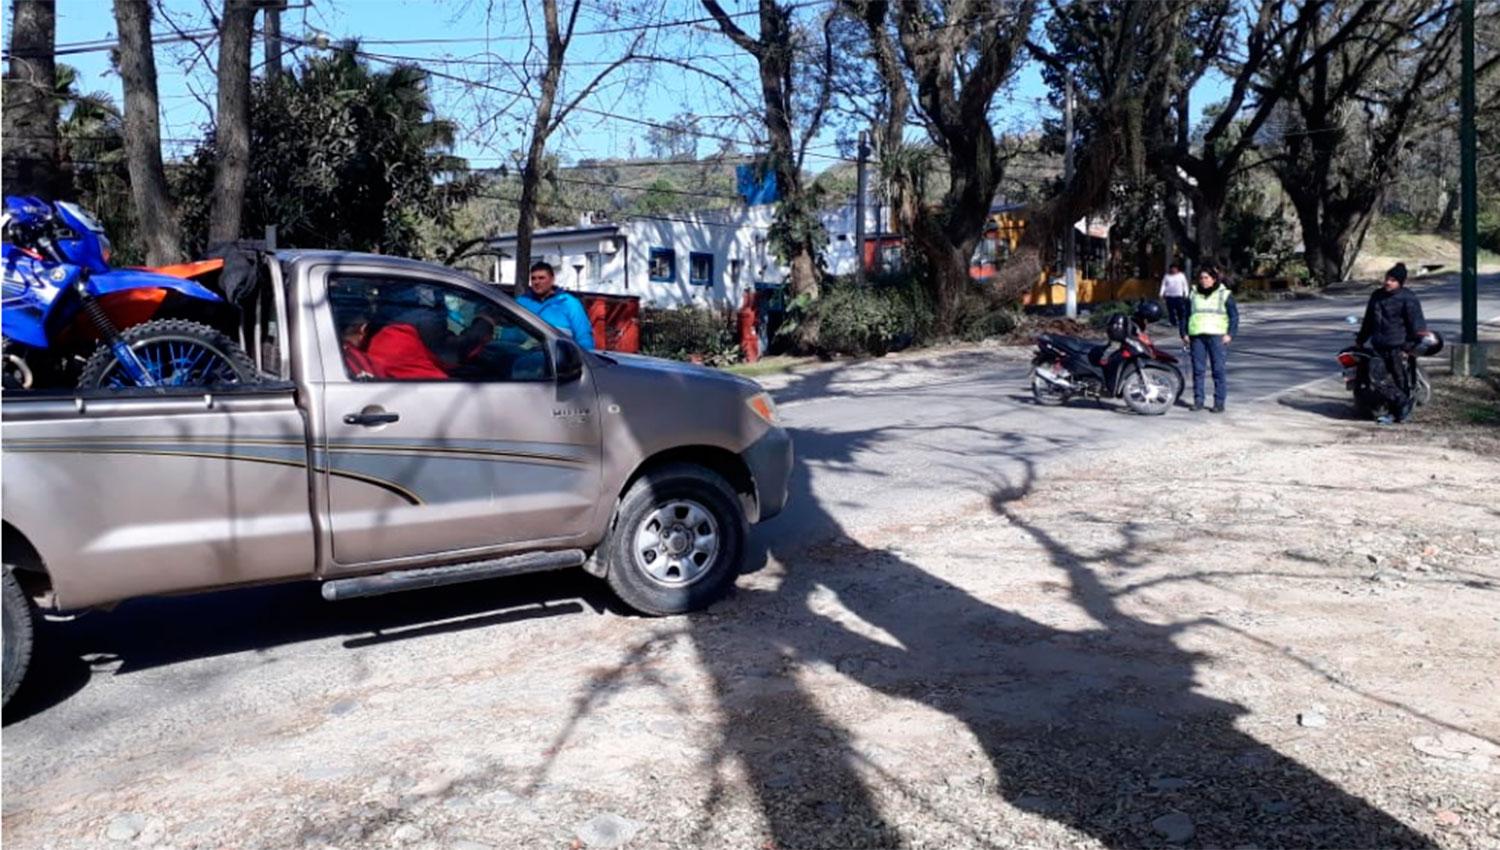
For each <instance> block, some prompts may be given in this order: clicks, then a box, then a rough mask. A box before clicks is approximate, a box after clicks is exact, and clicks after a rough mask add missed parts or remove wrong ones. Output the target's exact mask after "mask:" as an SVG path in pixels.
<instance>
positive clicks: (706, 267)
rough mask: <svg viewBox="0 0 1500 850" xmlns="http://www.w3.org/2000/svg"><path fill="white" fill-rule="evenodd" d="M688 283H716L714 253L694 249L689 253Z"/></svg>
mask: <svg viewBox="0 0 1500 850" xmlns="http://www.w3.org/2000/svg"><path fill="white" fill-rule="evenodd" d="M688 283H691V284H693V285H694V286H713V285H714V255H713V254H704V253H700V252H698V251H694V252H692V253H690V254H688Z"/></svg>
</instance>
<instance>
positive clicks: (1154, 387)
mask: <svg viewBox="0 0 1500 850" xmlns="http://www.w3.org/2000/svg"><path fill="white" fill-rule="evenodd" d="M1175 383H1176V382H1175V381H1172V380H1170V379H1169V378H1168V377H1167V376H1166V375H1164V374H1162V373H1161V372H1159V371H1158V370H1156V369H1146V370H1145V371H1144V373H1143V374H1140V375H1135V376H1133V379H1132V380H1131V381H1130V383H1129V384H1128V385H1126V387H1125V393H1126V395H1127V396H1128V397H1129V399H1130V400H1131V401H1133V402H1135V403H1136V404H1137V405H1139V406H1141V407H1145V408H1149V409H1151V410H1160V409H1164V408H1168V407H1171V406H1172V402H1173V401H1174V398H1173V396H1175V395H1176V393H1174V392H1173V389H1174V386H1173V385H1174V384H1175Z"/></svg>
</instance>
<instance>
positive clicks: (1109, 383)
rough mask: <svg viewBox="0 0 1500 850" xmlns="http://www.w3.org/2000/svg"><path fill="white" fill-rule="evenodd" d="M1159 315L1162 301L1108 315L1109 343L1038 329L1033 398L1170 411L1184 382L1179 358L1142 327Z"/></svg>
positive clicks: (1046, 401)
mask: <svg viewBox="0 0 1500 850" xmlns="http://www.w3.org/2000/svg"><path fill="white" fill-rule="evenodd" d="M1151 308H1155V309H1154V310H1153V309H1151ZM1159 318H1161V306H1160V305H1159V304H1157V303H1156V302H1154V301H1147V302H1144V303H1143V304H1142V305H1141V306H1140V307H1138V308H1136V311H1135V314H1134V315H1132V316H1115V317H1113V318H1111V319H1110V321H1109V324H1108V325H1107V326H1106V331H1107V333H1108V336H1109V340H1110V342H1109V343H1105V344H1101V343H1098V342H1095V341H1093V340H1088V339H1080V338H1078V337H1071V336H1062V335H1060V334H1042V335H1041V336H1040V337H1038V338H1037V342H1036V354H1035V355H1033V356H1032V358H1031V394H1032V397H1034V398H1035V399H1036V402H1037V404H1042V405H1059V404H1065V403H1067V402H1068V400H1070V399H1072V398H1090V399H1105V398H1119V399H1124V401H1125V406H1126V407H1129V408H1130V409H1131V410H1132V411H1133V412H1135V413H1139V414H1141V415H1143V416H1160V415H1162V414H1163V413H1166V412H1167V411H1168V410H1171V409H1172V406H1173V405H1174V404H1176V403H1177V399H1178V398H1179V397H1180V396H1181V395H1182V389H1183V383H1184V381H1183V376H1182V370H1181V369H1179V368H1178V366H1177V358H1176V357H1175V356H1173V355H1171V354H1168V353H1167V352H1165V351H1163V350H1162V349H1160V348H1158V347H1157V345H1156V344H1155V343H1154V342H1152V341H1151V336H1150V334H1148V333H1147V332H1146V326H1147V325H1149V324H1151V322H1153V321H1156V320H1157V319H1159ZM1116 344H1118V347H1116Z"/></svg>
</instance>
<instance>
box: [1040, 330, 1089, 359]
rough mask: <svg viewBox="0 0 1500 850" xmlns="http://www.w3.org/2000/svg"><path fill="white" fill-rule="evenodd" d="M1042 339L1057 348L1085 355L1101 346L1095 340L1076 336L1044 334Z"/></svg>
mask: <svg viewBox="0 0 1500 850" xmlns="http://www.w3.org/2000/svg"><path fill="white" fill-rule="evenodd" d="M1042 339H1044V340H1046V341H1047V343H1048V344H1049V345H1053V346H1056V347H1057V348H1061V349H1062V350H1064V351H1072V352H1076V353H1078V354H1082V355H1084V356H1085V357H1087V356H1088V355H1089V353H1090V352H1092V351H1093V350H1094V349H1095V348H1099V347H1101V346H1100V345H1099V343H1097V342H1095V341H1094V340H1091V339H1081V338H1079V337H1076V336H1061V335H1058V334H1042Z"/></svg>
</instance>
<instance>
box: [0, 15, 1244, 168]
mask: <svg viewBox="0 0 1500 850" xmlns="http://www.w3.org/2000/svg"><path fill="white" fill-rule="evenodd" d="M209 2H211V3H212V4H213V5H214V6H218V5H220V0H209ZM523 2H525V0H494V2H488V0H444V2H437V0H432V2H424V0H315V2H314V3H306V2H304V0H291V4H292V6H294V7H298V6H300V7H301V8H292V9H290V10H288V11H287V12H285V13H284V14H283V19H282V30H283V34H284V35H286V36H289V37H293V38H310V37H312V36H313V35H314V34H317V33H322V34H326V35H327V36H328V37H329V38H330V39H332V40H335V41H337V40H340V39H343V38H350V37H356V38H359V39H360V40H361V41H362V42H363V45H364V49H365V50H366V51H368V52H370V53H373V54H379V55H381V56H387V57H404V58H410V59H413V60H416V61H418V62H419V63H420V64H421V65H423V66H424V67H426V68H428V69H429V70H432V71H434V72H435V73H436V74H441V75H451V76H453V77H459V78H463V79H465V80H473V81H477V82H480V83H481V84H482V86H480V87H476V86H470V85H466V84H464V83H462V82H459V81H457V80H453V79H447V78H442V77H439V78H435V79H434V80H433V83H432V88H431V92H432V95H433V99H434V101H435V103H436V105H437V108H438V110H439V113H440V114H442V115H443V116H444V117H448V118H451V119H454V120H456V121H457V122H458V124H459V126H460V130H461V133H460V142H459V146H458V150H457V153H458V154H459V155H460V156H464V157H467V158H469V159H470V160H471V162H472V163H473V164H474V165H475V166H476V167H493V166H496V165H499V164H500V163H501V162H503V161H505V160H506V159H507V158H508V156H509V153H510V152H511V151H513V150H516V149H517V148H519V147H520V146H521V144H522V140H523V134H524V129H523V121H524V118H525V113H526V112H527V111H528V109H529V105H528V104H526V103H525V102H524V101H523V102H519V103H518V102H517V98H516V97H514V96H513V95H512V94H509V92H515V91H518V90H519V89H520V88H521V82H520V80H521V79H523V77H518V76H517V75H516V74H515V73H513V72H511V71H510V70H509V69H508V67H507V66H508V65H513V64H514V63H515V62H517V61H519V60H522V59H524V57H525V54H526V51H527V46H528V44H529V43H530V41H529V35H528V27H527V22H526V16H525V9H526V7H525V6H523V5H521V4H522V3H523ZM4 5H5V14H6V18H7V25H8V18H9V12H10V8H9V7H10V4H9V3H6V4H4ZM532 5H535V6H537V7H539V6H540V4H532ZM564 5H565V4H564ZM724 5H725V7H726V8H727V9H728V10H729V11H731V12H732V13H737V12H747V11H751V10H753V9H754V8H755V5H754V3H753V2H751V0H740V2H735V0H728V2H726V3H725V4H724ZM165 9H166V16H165V17H163V16H160V15H159V16H158V17H157V20H156V22H155V25H154V27H153V29H154V31H155V32H157V33H158V34H171V33H172V32H173V31H174V25H175V26H176V27H177V28H180V29H182V30H185V31H194V30H201V29H204V28H207V26H208V16H207V14H206V12H205V7H204V0H167V2H166V4H165ZM819 11H820V9H818V8H817V7H812V8H809V9H808V10H807V14H810V15H816V14H818V13H819ZM533 14H534V15H536V17H537V20H536V22H535V26H536V28H537V30H538V36H537V43H538V44H540V42H541V38H540V26H541V23H540V12H539V11H534V12H533ZM702 17H704V12H703V9H702V7H701V5H699V4H698V3H696V2H691V0H585V3H584V9H583V12H582V14H581V16H580V21H579V24H578V26H577V30H578V31H579V32H581V33H594V32H599V34H597V35H586V36H581V37H579V38H578V39H577V40H576V41H575V43H574V44H573V46H572V49H571V50H570V53H569V71H568V74H567V76H566V78H565V87H567V88H568V89H570V90H574V91H576V90H578V89H579V88H581V87H582V86H583V85H585V84H586V82H587V81H588V80H589V79H591V78H592V77H593V76H594V75H595V74H597V73H598V72H599V70H600V69H601V66H602V65H603V64H605V63H607V62H608V61H609V60H612V59H613V58H614V57H616V56H618V55H620V54H621V52H623V50H624V49H625V48H626V46H627V44H628V43H629V42H630V41H631V40H633V39H634V38H635V37H636V35H637V33H638V32H639V30H637V29H635V28H634V27H633V24H636V23H639V22H641V21H644V20H654V21H680V20H686V19H693V18H702ZM738 20H739V22H740V23H741V24H742V25H743V26H745V27H746V28H747V29H751V30H752V31H753V29H754V24H755V18H754V16H753V14H752V15H747V16H745V17H741V18H739V19H738ZM258 26H259V19H257V27H258ZM7 29H8V26H7ZM600 31H603V32H600ZM114 38H115V26H114V16H113V12H112V3H111V2H110V0H58V24H57V42H58V45H59V48H60V49H67V46H68V45H77V44H80V43H84V42H101V41H112V40H113V39H114ZM419 42H427V43H419ZM644 47H645V48H646V49H647V50H649V51H651V52H654V53H657V54H660V55H668V56H673V57H679V58H682V59H684V60H686V62H687V63H688V64H691V65H692V66H693V67H695V68H701V69H703V70H706V71H709V72H712V73H714V74H717V75H718V76H721V77H727V78H733V79H743V80H746V81H747V82H750V81H753V80H754V66H753V63H752V62H751V60H750V59H749V57H748V56H747V55H745V54H743V53H742V52H740V51H739V50H738V49H736V48H735V47H734V46H733V45H732V44H731V43H730V42H729V41H728V40H727V39H725V38H724V37H723V36H722V35H719V34H718V33H717V31H715V30H714V29H713V27H712V25H710V24H694V25H685V26H673V27H670V28H660V29H652V30H648V31H647V35H646V37H645V44H644ZM304 49H309V48H304ZM206 52H207V54H208V57H209V59H211V60H214V59H216V55H217V48H216V47H215V46H213V45H209V46H208V47H207V48H206ZM59 61H62V62H66V63H68V64H70V65H73V66H74V67H76V68H78V69H79V71H80V72H81V77H82V79H81V81H80V87H82V88H84V89H86V90H89V91H95V90H99V91H104V92H108V93H109V94H111V95H112V96H114V97H115V98H116V99H117V100H118V99H119V98H120V81H119V77H118V76H117V75H116V74H114V73H113V71H112V70H111V69H110V67H109V55H108V53H107V51H103V50H98V51H93V52H82V53H77V54H74V55H66V56H60V57H59ZM253 62H254V63H255V65H256V66H259V65H260V64H261V62H262V55H261V46H260V44H259V41H257V45H256V50H255V55H254V59H253ZM375 64H377V65H379V64H381V62H380V61H376V63H375ZM157 68H158V73H159V75H160V82H159V85H160V93H161V98H162V135H163V138H164V139H165V140H166V141H164V143H163V144H164V146H165V147H166V149H167V152H168V154H169V155H171V154H177V153H185V152H186V151H187V150H189V149H191V147H192V144H193V141H194V140H196V139H198V138H200V137H201V136H202V133H203V129H204V128H205V127H206V126H207V125H208V124H209V123H210V121H211V119H210V114H211V113H210V112H209V110H208V109H207V108H205V106H204V105H203V104H204V102H207V103H209V104H212V103H213V99H214V84H213V77H212V73H211V71H210V68H209V65H208V63H207V62H205V61H204V58H203V56H201V55H200V52H199V49H198V48H197V47H195V46H193V45H192V44H190V43H185V42H183V43H175V44H162V45H159V46H158V47H157ZM1200 89H1203V91H1201V92H1199V93H1197V94H1198V96H1197V97H1196V101H1197V104H1198V105H1200V106H1201V105H1203V104H1206V103H1209V102H1211V101H1212V100H1214V99H1216V98H1218V97H1222V93H1223V91H1224V86H1223V84H1222V82H1219V81H1209V82H1206V83H1204V84H1202V85H1201V86H1200ZM745 91H746V94H745V95H744V97H748V98H754V97H756V95H757V92H756V89H755V88H754V86H753V83H752V84H751V85H748V86H746V89H745ZM1046 94H1047V89H1046V86H1045V84H1044V83H1043V82H1042V80H1041V76H1040V74H1039V72H1038V71H1037V68H1036V67H1035V66H1034V65H1033V66H1028V67H1027V68H1025V69H1024V70H1023V71H1022V72H1021V74H1020V75H1019V76H1018V77H1017V79H1016V81H1015V84H1014V85H1013V87H1012V88H1011V90H1010V91H1009V92H1007V94H1005V95H1003V96H1002V97H1003V98H1004V101H1005V103H1004V105H1003V106H1002V108H1001V112H1002V114H1003V116H1004V120H1005V123H1006V124H1007V125H1008V127H1007V129H1017V128H1024V127H1028V126H1036V125H1039V123H1040V121H1041V119H1042V118H1043V117H1047V116H1050V115H1051V114H1052V110H1051V108H1050V107H1048V106H1046V105H1045V103H1044V102H1043V101H1044V99H1045V97H1046ZM584 109H587V110H591V111H588V112H585V111H583V110H584ZM682 112H692V113H694V114H697V115H700V116H703V117H702V119H701V123H700V124H699V128H700V129H701V130H703V131H704V132H705V133H707V134H709V135H710V136H719V137H729V138H733V139H742V140H748V139H749V138H750V135H751V134H750V132H749V131H748V130H747V129H746V127H745V125H744V124H741V123H739V121H738V120H737V119H738V118H739V117H740V116H744V115H746V114H748V110H747V109H746V108H745V107H743V106H742V105H739V104H737V103H736V102H735V100H734V99H733V98H731V97H729V96H727V95H726V94H725V93H724V90H723V88H722V87H721V86H720V85H719V84H718V83H716V82H712V81H710V80H708V79H706V78H705V77H704V76H702V75H699V74H695V73H692V72H689V71H685V70H682V69H681V68H678V67H673V66H666V65H659V64H651V65H640V66H633V70H631V71H629V72H628V73H627V74H625V75H621V74H616V75H615V76H613V77H611V78H610V81H609V82H606V83H605V84H604V85H603V86H602V87H601V88H600V89H599V90H597V91H596V92H595V94H594V95H593V96H592V97H590V98H589V99H588V100H587V101H585V103H584V104H583V107H582V108H581V109H580V111H579V112H576V113H574V115H573V116H572V117H571V118H570V119H569V121H568V122H567V123H566V125H565V126H564V128H563V130H562V132H561V133H560V134H559V135H557V136H556V137H554V140H553V144H552V145H550V149H551V150H552V151H553V152H555V153H558V154H560V155H561V156H562V157H563V158H564V160H565V161H573V160H576V159H579V158H582V157H628V156H632V155H634V156H642V157H644V156H649V155H650V149H649V147H648V146H647V145H646V143H645V137H646V133H647V132H648V130H649V127H647V126H646V125H644V124H642V123H639V122H640V121H655V122H664V121H667V120H670V119H671V118H672V116H674V115H677V114H679V113H682ZM601 113H610V115H605V114H601ZM631 119H635V120H634V121H632V120H631ZM720 144H721V139H718V138H711V137H706V138H703V139H701V140H700V147H699V153H700V154H703V155H706V154H708V153H711V152H713V151H714V150H717V149H718V147H719V146H720ZM739 149H740V150H741V151H749V150H750V147H749V145H748V144H743V145H740V146H739ZM837 156H838V148H837V145H836V138H835V137H834V135H833V134H832V133H831V132H830V133H825V134H824V136H823V137H820V138H819V139H817V140H815V144H814V146H813V152H812V156H811V157H810V159H809V161H808V163H807V164H808V167H809V168H810V169H812V170H814V171H819V170H822V169H823V168H825V167H827V166H828V165H830V164H832V163H833V162H836V161H837Z"/></svg>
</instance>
